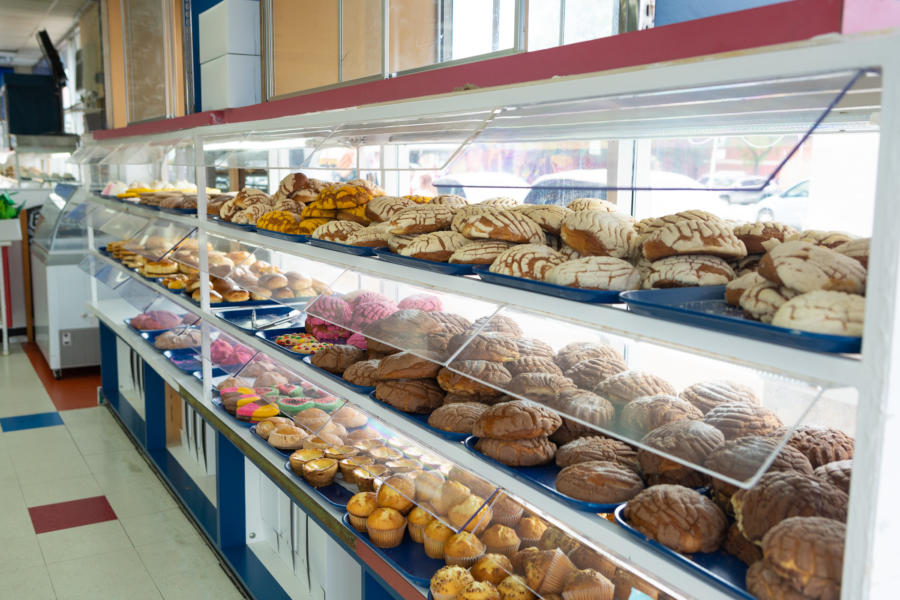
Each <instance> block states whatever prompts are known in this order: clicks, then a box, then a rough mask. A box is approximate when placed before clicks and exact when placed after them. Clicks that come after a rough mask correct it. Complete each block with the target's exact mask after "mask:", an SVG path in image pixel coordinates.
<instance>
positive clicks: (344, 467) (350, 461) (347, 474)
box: [338, 456, 375, 483]
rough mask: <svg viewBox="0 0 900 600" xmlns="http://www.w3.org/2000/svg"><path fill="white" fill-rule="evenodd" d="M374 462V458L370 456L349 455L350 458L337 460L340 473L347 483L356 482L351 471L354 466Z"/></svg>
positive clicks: (362, 465)
mask: <svg viewBox="0 0 900 600" xmlns="http://www.w3.org/2000/svg"><path fill="white" fill-rule="evenodd" d="M374 462H375V459H374V458H372V457H371V456H351V457H350V458H345V459H344V460H342V461H340V462H338V469H340V470H341V475H343V476H344V481H346V482H347V483H356V479H354V478H353V471H354V469H356V467H364V466H366V465H371V464H372V463H374Z"/></svg>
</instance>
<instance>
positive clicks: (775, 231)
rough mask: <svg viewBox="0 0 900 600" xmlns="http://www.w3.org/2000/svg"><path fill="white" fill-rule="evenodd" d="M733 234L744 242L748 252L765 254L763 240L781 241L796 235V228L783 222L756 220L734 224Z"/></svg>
mask: <svg viewBox="0 0 900 600" xmlns="http://www.w3.org/2000/svg"><path fill="white" fill-rule="evenodd" d="M734 235H735V236H737V238H738V239H739V240H741V241H742V242H743V243H744V246H746V248H747V253H748V254H765V252H766V247H765V246H763V242H767V241H768V240H778V241H779V242H783V241H785V240H786V239H791V238H792V237H793V236H795V235H797V230H796V229H794V228H793V227H791V226H790V225H785V224H784V223H776V222H774V221H765V222H763V221H757V222H756V223H743V224H741V225H736V226H735V227H734Z"/></svg>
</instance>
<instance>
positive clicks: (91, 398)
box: [22, 342, 116, 410]
mask: <svg viewBox="0 0 900 600" xmlns="http://www.w3.org/2000/svg"><path fill="white" fill-rule="evenodd" d="M22 349H23V350H25V354H26V355H27V356H28V360H29V361H30V362H31V367H32V368H33V369H34V372H35V373H36V374H37V376H38V379H40V380H41V383H42V384H44V389H45V390H47V395H48V396H50V400H51V401H52V402H53V405H54V406H55V407H56V410H72V409H76V408H90V407H91V406H97V388H98V387H100V374H99V368H97V367H88V368H84V369H72V370H70V371H66V376H65V377H64V378H62V379H54V378H53V372H52V371H51V370H50V366H49V365H47V361H46V360H44V355H43V354H41V350H40V348H38V347H37V344H33V343H31V342H28V343H25V344H22ZM109 368H111V369H114V368H116V366H115V365H112V366H110V367H109Z"/></svg>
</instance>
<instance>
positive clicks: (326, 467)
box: [302, 458, 338, 488]
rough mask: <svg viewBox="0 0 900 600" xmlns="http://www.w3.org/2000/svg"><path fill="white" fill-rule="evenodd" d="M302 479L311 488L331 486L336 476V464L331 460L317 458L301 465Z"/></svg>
mask: <svg viewBox="0 0 900 600" xmlns="http://www.w3.org/2000/svg"><path fill="white" fill-rule="evenodd" d="M302 469H303V479H305V480H306V482H307V483H309V485H311V486H313V487H317V488H318V487H325V486H326V485H331V483H332V482H333V481H334V476H335V475H337V470H338V463H337V461H336V460H334V459H333V458H317V459H315V460H311V461H309V462H305V463H303V467H302Z"/></svg>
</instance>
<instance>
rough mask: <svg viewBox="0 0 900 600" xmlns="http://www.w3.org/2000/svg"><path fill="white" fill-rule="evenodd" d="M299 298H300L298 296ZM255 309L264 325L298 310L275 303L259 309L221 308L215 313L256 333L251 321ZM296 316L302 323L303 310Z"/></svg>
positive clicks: (257, 316) (236, 325) (258, 318)
mask: <svg viewBox="0 0 900 600" xmlns="http://www.w3.org/2000/svg"><path fill="white" fill-rule="evenodd" d="M297 300H299V298H297ZM253 310H256V318H257V320H258V321H260V322H262V324H263V325H265V324H267V323H269V322H271V321H277V320H278V319H282V318H284V317H286V316H287V315H288V314H289V313H290V312H291V311H292V310H298V309H295V308H292V307H291V306H285V305H282V304H273V305H271V306H266V307H264V308H257V309H252V308H247V309H229V310H221V311H216V313H215V315H216V316H217V317H219V318H220V319H222V320H223V321H227V322H229V323H231V324H232V325H234V326H235V327H239V328H241V329H243V330H244V331H248V332H250V333H255V332H257V330H256V329H253V326H252V325H251V323H252V320H251V315H252V312H253ZM296 318H297V319H298V321H299V322H301V323H302V322H303V319H304V318H305V316H304V314H303V312H302V311H301V313H300V314H299V315H297V317H296ZM281 329H284V327H282V328H281ZM263 331H266V330H263ZM260 333H262V332H260Z"/></svg>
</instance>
